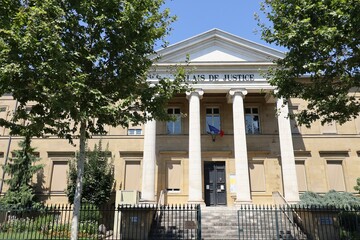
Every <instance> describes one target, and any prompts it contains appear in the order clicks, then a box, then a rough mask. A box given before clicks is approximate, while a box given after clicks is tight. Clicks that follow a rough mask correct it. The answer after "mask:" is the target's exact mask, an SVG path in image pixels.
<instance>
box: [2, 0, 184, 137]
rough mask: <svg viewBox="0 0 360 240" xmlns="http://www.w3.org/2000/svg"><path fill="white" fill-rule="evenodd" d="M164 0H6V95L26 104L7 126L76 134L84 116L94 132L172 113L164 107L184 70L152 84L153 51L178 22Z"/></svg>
mask: <svg viewBox="0 0 360 240" xmlns="http://www.w3.org/2000/svg"><path fill="white" fill-rule="evenodd" d="M163 2H164V1H163V0H100V1H99V0H86V1H78V0H66V1H62V0H60V1H59V0H27V1H22V0H11V1H10V0H4V1H2V2H1V3H0V95H3V94H4V93H12V95H13V97H14V98H15V99H17V100H18V101H19V106H18V109H17V111H16V113H15V115H14V116H13V118H12V119H11V120H5V119H0V126H6V127H8V128H10V129H11V130H12V133H13V134H20V135H23V132H24V131H31V132H32V133H34V135H35V136H41V135H43V134H44V133H45V134H57V135H58V136H60V137H67V138H68V139H71V138H72V134H74V133H76V132H77V130H78V128H79V123H80V122H81V121H87V123H86V132H87V136H88V137H89V135H90V134H91V133H95V134H98V133H104V132H105V129H104V125H106V124H108V125H112V126H117V125H127V124H128V122H129V121H132V122H134V123H138V122H144V121H146V120H147V119H148V118H152V117H153V118H159V119H163V118H167V114H166V112H165V111H164V106H165V104H166V103H167V102H168V100H169V99H170V98H171V97H172V96H173V95H174V94H176V93H179V92H182V91H185V90H186V85H185V84H183V77H184V73H183V72H180V73H179V75H176V77H175V79H174V80H172V81H170V80H169V79H159V82H158V83H156V84H153V85H151V87H150V83H148V82H147V81H146V78H147V71H148V69H149V68H150V67H151V65H152V60H151V59H150V58H149V57H148V56H150V55H151V54H154V48H155V46H156V43H158V41H159V40H163V37H164V36H165V35H166V34H168V32H169V30H170V28H169V24H170V23H171V22H172V21H173V20H174V18H173V17H171V16H170V15H169V10H168V9H165V10H161V6H162V4H163ZM160 42H163V41H160ZM26 105H31V109H30V111H27V109H26ZM28 110H29V109H28ZM139 112H142V113H144V114H140V113H139ZM147 113H150V114H147ZM20 119H25V120H29V121H27V125H26V126H22V125H19V124H17V122H18V120H20ZM94 119H96V121H95V120H94ZM25 129H27V130H25Z"/></svg>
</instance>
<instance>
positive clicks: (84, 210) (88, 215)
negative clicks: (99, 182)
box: [80, 203, 101, 222]
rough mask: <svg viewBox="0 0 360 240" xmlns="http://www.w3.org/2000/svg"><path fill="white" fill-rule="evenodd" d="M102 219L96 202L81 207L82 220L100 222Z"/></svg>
mask: <svg viewBox="0 0 360 240" xmlns="http://www.w3.org/2000/svg"><path fill="white" fill-rule="evenodd" d="M100 219H101V213H100V210H99V207H98V206H96V205H94V204H89V203H86V204H83V205H81V209H80V222H98V221H99V220H100Z"/></svg>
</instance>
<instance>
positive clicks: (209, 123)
mask: <svg viewBox="0 0 360 240" xmlns="http://www.w3.org/2000/svg"><path fill="white" fill-rule="evenodd" d="M200 43H201V44H200ZM159 53H160V54H161V55H162V59H161V60H160V62H158V63H157V67H156V72H154V73H152V74H150V75H149V81H153V82H154V83H156V81H157V80H156V78H155V77H151V76H159V75H160V76H163V77H170V78H171V76H172V75H171V73H169V72H167V70H166V69H168V68H169V66H172V65H174V64H175V63H179V62H182V61H184V59H185V56H186V54H190V68H192V69H193V70H192V71H191V72H190V73H189V74H188V75H187V80H188V81H189V82H190V84H191V85H192V88H193V91H191V92H188V93H186V96H177V97H176V98H175V99H174V101H173V102H170V103H169V107H170V108H169V109H170V110H169V113H171V114H175V115H176V114H178V117H179V120H177V121H176V122H174V123H159V124H155V123H154V121H151V122H148V123H147V124H146V127H145V133H144V135H145V139H144V155H143V156H144V159H143V164H142V172H143V173H142V174H143V184H142V198H143V200H144V201H148V200H150V201H154V200H155V199H156V195H157V193H158V192H159V191H160V189H162V188H165V189H170V191H169V194H168V196H170V197H171V198H169V199H168V201H170V202H171V201H172V200H171V199H172V198H173V199H178V198H179V199H180V198H181V199H182V200H181V202H185V201H186V202H189V203H202V204H203V203H204V200H206V199H205V198H208V197H209V196H210V197H211V198H214V197H216V196H217V195H220V193H221V192H226V193H225V195H226V196H227V197H226V199H227V200H226V203H227V205H232V204H243V203H252V202H253V197H254V196H256V195H259V196H267V195H269V192H271V191H273V190H280V192H282V193H283V195H284V196H285V198H286V199H287V200H288V201H290V202H296V201H298V200H299V193H298V190H297V188H298V187H297V178H296V169H295V157H294V149H293V144H292V133H291V127H290V120H289V119H288V118H287V114H288V111H289V110H288V106H287V104H286V101H284V100H283V99H274V98H273V97H271V92H272V91H273V90H274V87H273V86H270V84H269V83H267V81H266V79H264V77H263V76H262V72H263V71H266V70H267V69H268V67H270V66H272V62H271V58H278V57H281V56H282V53H280V52H278V51H276V50H273V49H269V48H266V47H264V46H260V45H258V44H255V43H252V42H248V41H246V40H244V39H241V38H238V37H235V36H233V35H230V34H227V33H224V32H221V31H219V30H212V31H209V32H207V33H205V34H203V35H199V36H196V37H194V38H192V39H189V40H186V41H184V42H181V43H179V44H177V45H174V46H170V47H169V48H167V49H164V50H160V51H159ZM275 108H277V109H278V114H276V113H275V111H274V109H275ZM271 111H273V112H271ZM176 112H177V113H176ZM180 115H181V116H180ZM265 117H266V118H267V119H266V120H265ZM268 119H271V120H268ZM161 124H162V125H161ZM157 126H158V128H157ZM169 126H171V129H177V132H176V133H175V132H172V131H173V130H171V131H169ZM210 127H211V128H212V129H213V128H214V129H216V131H219V132H220V130H221V131H223V133H224V137H222V136H220V135H219V132H217V133H216V134H213V138H214V139H215V141H214V142H213V141H211V137H210V135H209V133H212V132H211V131H210V129H209V128H210ZM163 129H166V130H165V131H166V132H165V131H164V130H163ZM179 129H180V131H179ZM155 133H156V134H155ZM149 139H151V140H149ZM158 139H161V140H160V143H159V142H158ZM165 142H166V143H170V142H174V143H177V144H175V145H172V146H167V149H165V148H164V147H163V144H164V143H165ZM185 142H186V143H187V144H185ZM275 161H278V162H281V166H279V165H278V166H277V170H276V171H277V173H278V176H279V178H280V179H279V180H280V181H279V182H280V183H278V186H277V188H275V189H270V188H271V187H269V186H267V185H268V183H267V182H269V181H270V180H269V179H266V178H265V175H266V173H265V170H264V169H265V166H266V165H267V164H270V163H271V164H273V165H275ZM212 162H213V163H218V164H216V165H214V164H212V165H209V164H210V163H212ZM169 163H170V164H171V166H172V168H171V167H170V168H168V167H167V166H168V165H167V164H169ZM219 164H220V165H219ZM160 165H161V166H162V167H161V166H160ZM209 166H210V168H209ZM271 167H274V166H271ZM156 168H157V169H158V171H157V173H156V171H155V169H156ZM217 168H218V169H219V170H217ZM209 169H210V170H209ZM222 169H223V170H222ZM161 171H163V172H164V173H163V174H164V175H165V177H161V176H158V177H156V176H155V175H156V174H158V175H159V174H160V175H161V173H160V172H161ZM175 171H177V173H176V174H177V175H178V178H181V181H180V182H179V181H178V180H174V179H173V178H175V179H176V178H177V177H176V176H172V175H171V174H175ZM207 171H210V172H207ZM276 171H275V172H276ZM180 174H181V176H179V175H180ZM212 174H215V175H216V174H219V176H218V179H216V176H215V177H214V179H212V180H211V179H210V182H209V179H205V177H206V178H208V177H209V176H210V177H211V176H212ZM222 174H224V176H223V175H222ZM267 175H269V174H267ZM259 176H261V177H259ZM224 178H225V179H224ZM260 178H263V180H260ZM267 178H269V177H267ZM163 181H165V182H163ZM169 182H170V183H169ZM212 182H216V184H214V185H212ZM169 184H170V185H173V186H177V187H171V188H169V187H167V185H169ZM209 192H211V194H213V195H211V194H210V195H209V194H208V193H209ZM254 194H255V195H254ZM267 197H268V196H267ZM185 199H186V200H185ZM175 201H178V200H175ZM206 202H207V203H208V202H209V201H208V200H207V201H206ZM210 202H211V201H210ZM215 202H216V201H215Z"/></svg>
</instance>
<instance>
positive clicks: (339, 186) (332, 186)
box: [326, 161, 346, 192]
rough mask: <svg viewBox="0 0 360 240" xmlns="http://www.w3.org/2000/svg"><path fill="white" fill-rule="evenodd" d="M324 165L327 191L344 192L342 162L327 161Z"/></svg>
mask: <svg viewBox="0 0 360 240" xmlns="http://www.w3.org/2000/svg"><path fill="white" fill-rule="evenodd" d="M326 165H327V178H328V183H329V190H335V191H342V192H345V191H346V188H345V181H344V172H343V167H342V161H327V164H326Z"/></svg>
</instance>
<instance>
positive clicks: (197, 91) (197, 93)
mask: <svg viewBox="0 0 360 240" xmlns="http://www.w3.org/2000/svg"><path fill="white" fill-rule="evenodd" d="M203 95H204V90H202V89H201V88H198V89H194V91H191V92H186V98H187V99H188V100H189V99H190V97H191V96H197V97H199V98H200V99H202V97H203Z"/></svg>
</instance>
